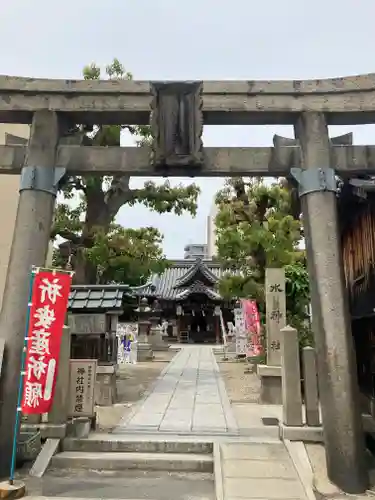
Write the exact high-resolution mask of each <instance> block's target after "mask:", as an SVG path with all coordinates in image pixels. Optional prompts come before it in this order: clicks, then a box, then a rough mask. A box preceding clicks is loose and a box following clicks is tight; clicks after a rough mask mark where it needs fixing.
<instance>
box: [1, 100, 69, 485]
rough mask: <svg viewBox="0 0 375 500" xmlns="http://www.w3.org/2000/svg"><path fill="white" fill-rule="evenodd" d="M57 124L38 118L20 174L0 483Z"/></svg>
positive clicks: (46, 115) (40, 250) (39, 260)
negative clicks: (31, 275) (32, 269)
mask: <svg viewBox="0 0 375 500" xmlns="http://www.w3.org/2000/svg"><path fill="white" fill-rule="evenodd" d="M59 125H60V123H59V118H58V115H57V114H56V113H55V112H52V111H47V110H46V111H37V112H35V113H34V117H33V121H32V126H31V133H30V140H29V146H28V149H27V154H26V158H25V165H24V166H23V168H22V172H21V180H20V196H19V201H18V210H17V216H16V223H15V228H14V235H13V242H12V248H11V253H10V258H9V264H8V271H7V278H6V284H5V292H4V298H3V305H2V310H1V315H0V340H4V341H5V354H4V360H3V367H2V373H1V380H0V478H6V477H9V472H10V464H11V456H12V444H13V432H14V425H15V417H16V411H17V395H18V386H19V379H20V371H21V356H22V350H23V343H24V336H25V326H26V315H27V305H28V297H29V287H30V272H31V268H32V266H40V267H42V266H44V265H45V262H46V256H47V252H48V244H49V240H50V233H51V225H52V219H53V211H54V204H55V198H56V194H57V185H58V181H59V180H60V178H61V176H62V174H63V173H64V172H63V171H61V169H59V170H58V169H55V168H54V165H55V156H56V151H57V146H58V141H59V137H60V126H59Z"/></svg>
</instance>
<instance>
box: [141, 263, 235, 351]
mask: <svg viewBox="0 0 375 500" xmlns="http://www.w3.org/2000/svg"><path fill="white" fill-rule="evenodd" d="M225 272H226V271H224V270H223V269H222V268H221V267H220V264H219V263H216V262H212V261H209V260H203V259H196V260H190V261H189V260H181V261H174V262H172V265H171V266H170V267H169V268H167V269H166V270H165V271H164V272H163V273H162V274H161V275H157V274H155V275H153V276H152V277H151V278H150V280H149V281H148V282H147V283H146V284H145V285H143V286H140V287H137V288H132V292H133V294H134V295H136V296H138V297H146V298H147V299H148V300H149V302H150V304H152V302H153V301H154V300H158V302H159V304H160V308H161V311H162V312H161V320H166V321H168V323H169V329H168V332H169V333H168V335H169V336H170V337H171V338H176V339H177V340H180V341H182V342H220V341H221V327H220V321H221V318H222V320H223V322H224V324H225V325H226V324H227V322H228V321H232V322H233V301H228V300H225V299H224V298H223V297H222V296H221V295H220V293H219V291H218V284H219V280H220V278H221V277H222V276H223V275H224V273H225Z"/></svg>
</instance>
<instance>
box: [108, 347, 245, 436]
mask: <svg viewBox="0 0 375 500" xmlns="http://www.w3.org/2000/svg"><path fill="white" fill-rule="evenodd" d="M131 431H144V432H145V431H146V432H147V431H148V432H155V431H156V432H174V433H194V434H199V433H210V434H214V433H216V434H221V433H237V424H236V421H235V419H234V416H233V413H232V409H231V406H230V402H229V399H228V396H227V393H226V390H225V385H224V382H223V380H222V378H221V376H220V372H219V368H218V365H217V363H216V359H215V357H214V354H213V352H212V347H209V346H190V345H188V346H186V347H183V348H182V349H181V350H180V351H179V352H178V353H177V354H176V356H175V357H174V358H173V359H172V361H171V362H170V363H169V365H168V366H167V367H166V369H165V370H164V371H163V372H162V374H161V375H160V376H159V378H158V380H157V382H156V384H155V386H154V388H153V390H152V392H151V393H150V395H149V396H148V397H147V398H146V400H145V401H144V402H143V403H142V404H141V406H140V407H138V409H137V410H136V412H135V413H134V414H133V415H132V416H131V418H130V419H128V420H127V421H124V422H122V423H121V424H120V426H119V427H118V428H117V429H116V430H115V432H131Z"/></svg>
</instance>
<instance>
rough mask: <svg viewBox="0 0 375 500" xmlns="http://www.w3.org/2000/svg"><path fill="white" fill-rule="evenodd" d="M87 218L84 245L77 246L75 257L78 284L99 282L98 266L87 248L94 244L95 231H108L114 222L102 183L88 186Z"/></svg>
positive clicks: (83, 235) (84, 226) (76, 281)
mask: <svg viewBox="0 0 375 500" xmlns="http://www.w3.org/2000/svg"><path fill="white" fill-rule="evenodd" d="M86 202H87V208H86V218H85V222H84V225H83V231H82V246H81V247H79V248H77V250H76V255H75V258H74V271H75V279H74V283H75V284H76V285H95V284H97V282H98V272H97V268H96V266H95V265H94V264H93V263H91V262H89V261H88V260H87V259H86V256H85V249H86V248H90V247H92V246H93V244H94V236H95V232H96V231H98V230H100V231H103V232H104V233H105V234H107V233H108V231H109V228H110V224H111V222H112V218H113V217H112V214H111V213H110V212H109V210H108V205H107V203H106V202H105V198H104V192H103V190H102V186H101V183H100V184H99V183H97V184H94V185H92V186H91V185H90V187H89V188H86Z"/></svg>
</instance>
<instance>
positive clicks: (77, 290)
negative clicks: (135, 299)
mask: <svg viewBox="0 0 375 500" xmlns="http://www.w3.org/2000/svg"><path fill="white" fill-rule="evenodd" d="M126 292H130V287H129V286H128V285H73V286H72V288H71V291H70V295H69V301H68V310H69V311H74V312H78V311H83V312H87V311H101V312H111V311H121V310H122V300H123V297H124V295H125V293H126Z"/></svg>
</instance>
